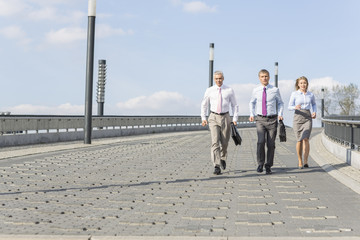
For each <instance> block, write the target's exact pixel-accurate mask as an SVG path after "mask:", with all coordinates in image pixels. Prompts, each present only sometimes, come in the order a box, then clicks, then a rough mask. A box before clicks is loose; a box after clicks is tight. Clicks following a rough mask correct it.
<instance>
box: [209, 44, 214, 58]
mask: <svg viewBox="0 0 360 240" xmlns="http://www.w3.org/2000/svg"><path fill="white" fill-rule="evenodd" d="M209 60H210V61H214V43H210V57H209Z"/></svg>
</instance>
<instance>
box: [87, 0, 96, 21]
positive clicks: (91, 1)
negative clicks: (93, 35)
mask: <svg viewBox="0 0 360 240" xmlns="http://www.w3.org/2000/svg"><path fill="white" fill-rule="evenodd" d="M88 16H89V17H95V16H96V0H89V12H88Z"/></svg>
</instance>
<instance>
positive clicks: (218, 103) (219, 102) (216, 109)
mask: <svg viewBox="0 0 360 240" xmlns="http://www.w3.org/2000/svg"><path fill="white" fill-rule="evenodd" d="M214 80H215V83H216V85H214V86H212V87H209V88H208V89H206V91H205V95H204V98H203V100H202V102H201V120H202V126H206V125H207V124H209V129H210V134H211V160H212V162H213V164H214V167H215V169H214V174H215V175H219V174H221V169H220V166H221V168H222V169H223V170H225V169H226V159H227V147H228V143H229V139H230V123H231V118H230V114H229V110H230V108H231V112H232V114H233V119H232V121H233V123H234V124H235V125H236V124H237V118H238V105H237V103H236V98H235V93H234V90H233V89H232V88H230V87H228V86H225V85H223V82H224V74H223V72H221V71H216V72H215V73H214ZM209 104H210V116H209V119H208V121H207V120H206V113H207V112H208V106H209Z"/></svg>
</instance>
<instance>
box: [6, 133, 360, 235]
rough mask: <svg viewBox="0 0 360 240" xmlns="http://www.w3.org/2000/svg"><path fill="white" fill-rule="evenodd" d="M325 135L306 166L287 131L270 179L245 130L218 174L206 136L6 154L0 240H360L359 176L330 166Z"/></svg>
mask: <svg viewBox="0 0 360 240" xmlns="http://www.w3.org/2000/svg"><path fill="white" fill-rule="evenodd" d="M318 133H319V131H318V130H315V131H314V137H313V138H312V140H311V146H312V149H311V158H310V161H309V165H310V168H308V169H301V170H300V169H298V168H297V158H296V155H295V151H294V150H295V149H294V148H295V139H294V136H293V133H292V130H291V129H289V130H288V133H287V134H288V141H287V142H285V143H280V142H277V145H276V155H275V161H274V162H275V163H274V167H273V174H272V175H265V174H263V173H262V174H258V173H257V172H256V170H255V169H256V165H257V164H256V132H255V130H254V129H241V130H240V134H241V135H242V138H243V144H242V145H241V146H235V145H234V144H233V143H232V142H231V144H230V145H229V158H228V162H227V169H226V170H225V171H224V172H223V174H222V175H219V176H215V175H213V174H212V171H213V168H212V164H211V163H210V135H209V132H208V131H196V132H182V133H166V134H154V135H142V136H130V137H122V138H114V139H103V140H95V141H93V144H92V145H91V146H89V145H84V144H82V143H79V142H78V143H61V144H51V145H50V144H49V145H42V146H28V147H17V148H3V149H1V150H0V175H1V179H0V211H1V215H0V233H1V234H3V235H0V239H14V237H15V235H17V236H18V237H19V239H20V238H21V236H22V235H25V236H24V238H21V239H29V238H30V237H33V238H35V239H36V238H40V237H41V236H42V235H47V236H48V235H52V236H58V237H59V235H63V236H62V237H63V239H66V236H68V237H69V238H71V237H72V236H77V237H72V239H88V238H89V236H93V237H92V238H91V239H102V238H101V236H144V237H143V238H147V239H159V238H157V237H154V236H171V237H173V236H181V237H180V238H177V239H185V238H187V237H190V236H204V237H214V238H216V239H231V237H250V238H252V239H255V238H256V239H257V237H273V239H275V238H277V237H287V238H288V239H294V237H324V239H326V238H328V237H329V236H331V237H339V238H343V239H345V238H346V239H348V238H347V237H359V236H360V218H359V216H360V195H359V194H358V193H360V191H359V192H357V188H358V187H359V185H360V184H359V176H360V172H359V171H357V170H354V169H352V168H351V167H350V168H349V167H347V166H344V165H342V164H338V163H337V162H336V161H334V160H332V159H333V157H332V156H331V155H327V153H326V152H325V151H324V150H323V149H322V148H321V147H322V146H321V143H320V140H319V137H318V136H315V135H316V134H318ZM314 160H316V161H318V162H319V163H320V165H322V166H323V167H324V168H325V170H327V172H329V173H333V174H334V173H335V175H336V174H337V175H338V176H340V175H341V176H344V174H347V176H345V177H344V178H342V179H350V177H351V179H352V180H351V181H350V180H349V181H341V182H342V183H341V182H339V181H338V180H336V179H335V178H333V177H332V176H331V175H330V174H328V173H327V172H326V171H324V170H323V168H322V167H321V166H319V165H318V164H317V163H316V162H315V161H314ZM341 176H340V179H341ZM357 181H358V182H357ZM344 183H345V184H346V185H344ZM352 189H353V190H352ZM82 237H84V238H82ZM152 237H154V238H152ZM221 237H222V238H221ZM103 239H105V238H103ZM106 239H110V238H106ZM113 239H120V238H113ZM169 239H171V238H169ZM357 239H360V238H357Z"/></svg>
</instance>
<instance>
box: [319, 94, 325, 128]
mask: <svg viewBox="0 0 360 240" xmlns="http://www.w3.org/2000/svg"><path fill="white" fill-rule="evenodd" d="M324 95H325V94H324V89H323V88H322V89H321V95H320V98H321V118H324V110H325V105H324V98H325V96H324ZM321 127H324V123H323V121H322V120H321Z"/></svg>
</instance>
